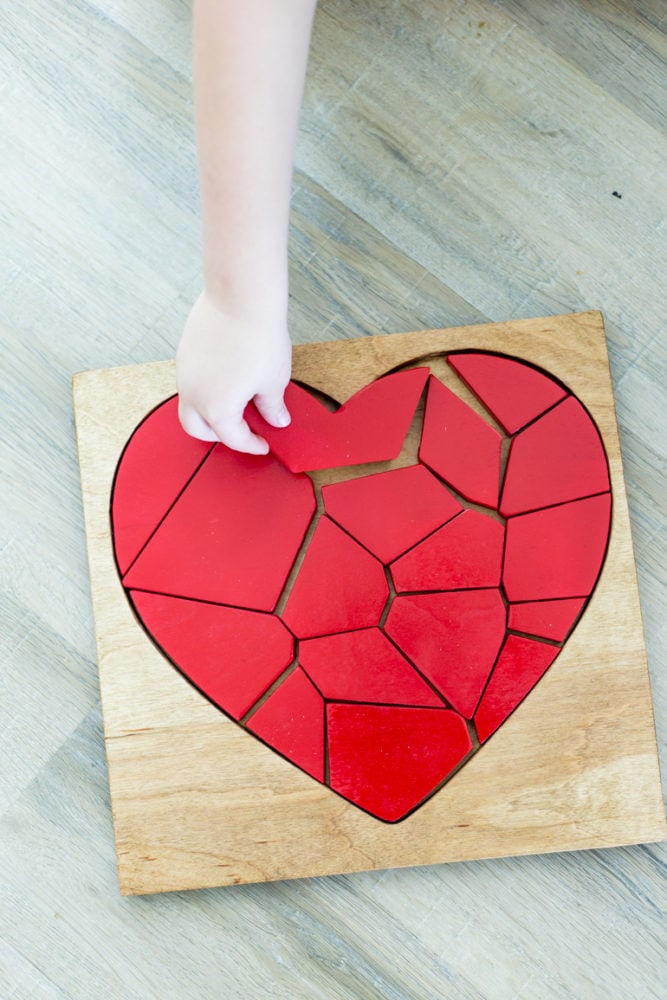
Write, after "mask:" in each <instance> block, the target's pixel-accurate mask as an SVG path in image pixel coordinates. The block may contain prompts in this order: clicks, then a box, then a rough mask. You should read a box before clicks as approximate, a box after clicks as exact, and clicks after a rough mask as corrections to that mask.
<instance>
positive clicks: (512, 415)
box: [447, 353, 566, 434]
mask: <svg viewBox="0 0 667 1000" xmlns="http://www.w3.org/2000/svg"><path fill="white" fill-rule="evenodd" d="M447 360H448V361H449V364H450V365H451V366H452V368H453V369H454V370H455V371H456V372H458V374H459V375H460V376H461V378H462V379H463V381H464V382H465V383H466V385H468V387H469V388H470V389H471V390H472V391H473V392H474V393H475V395H476V396H477V398H478V399H479V400H480V402H481V403H483V404H484V406H485V407H486V408H487V410H489V412H490V413H492V414H493V416H494V417H495V418H496V420H497V421H498V423H499V424H500V425H501V426H502V427H504V428H505V430H506V431H507V433H508V434H515V433H516V431H518V430H520V429H521V428H522V427H525V425H526V424H527V423H529V422H530V421H531V420H534V419H535V417H538V416H539V415H540V413H544V411H545V410H548V409H549V407H550V406H553V404H554V403H556V402H558V400H559V399H562V398H563V396H565V395H566V390H565V389H564V388H563V387H562V386H561V385H559V384H558V382H556V381H554V380H553V379H551V378H549V376H548V375H543V374H542V373H541V372H539V371H537V370H536V369H535V368H533V367H531V365H528V364H522V363H521V362H520V361H515V360H513V359H512V358H504V357H501V356H500V355H497V354H476V353H470V354H450V355H449V357H448V359H447Z"/></svg>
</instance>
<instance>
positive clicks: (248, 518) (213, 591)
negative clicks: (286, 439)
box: [123, 445, 315, 611]
mask: <svg viewBox="0 0 667 1000" xmlns="http://www.w3.org/2000/svg"><path fill="white" fill-rule="evenodd" d="M267 498H270V502H267ZM314 511H315V496H314V493H313V485H312V482H311V481H310V479H309V478H308V477H307V476H303V475H302V476H295V475H292V474H291V473H290V472H288V471H287V470H286V469H285V468H284V466H283V465H281V463H280V462H279V461H278V460H277V459H275V458H273V457H272V456H271V455H267V456H256V455H242V454H240V453H238V452H233V451H230V450H229V449H228V448H225V446H224V445H216V446H215V449H214V451H213V453H212V454H211V455H210V457H209V458H207V460H206V462H205V463H204V464H203V466H202V467H201V469H200V470H199V472H198V473H197V474H196V475H195V477H194V478H193V479H192V482H191V483H190V484H189V486H188V488H187V489H186V490H185V491H184V493H183V494H182V496H181V497H180V498H179V499H178V500H177V502H176V503H175V504H174V506H173V508H172V509H171V511H170V512H169V514H168V515H167V517H166V518H165V519H164V521H163V522H162V524H161V525H160V527H159V528H158V530H157V531H156V532H155V534H154V536H153V537H152V538H151V540H150V542H149V543H148V544H147V545H146V548H145V549H144V550H143V552H142V553H141V555H140V556H139V558H138V559H137V561H136V562H135V563H134V565H133V566H132V567H131V569H130V571H129V573H127V574H126V576H125V577H124V579H123V585H124V586H125V587H129V588H130V589H138V590H151V591H158V592H161V593H167V594H174V595H177V596H179V597H191V598H194V599H196V600H202V601H215V602H217V603H219V604H233V605H237V606H239V607H244V608H251V609H253V610H255V611H272V610H273V608H274V607H275V605H276V602H277V600H278V597H279V596H280V592H281V590H282V589H283V587H284V585H285V580H286V579H287V576H288V574H289V571H290V569H291V568H292V564H293V562H294V559H295V558H296V554H297V552H298V549H299V546H300V544H301V542H302V540H303V537H304V535H305V533H306V529H307V527H308V524H309V522H310V520H311V518H312V516H313V513H314ZM267 553H270V554H271V558H270V559H267Z"/></svg>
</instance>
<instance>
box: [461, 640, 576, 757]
mask: <svg viewBox="0 0 667 1000" xmlns="http://www.w3.org/2000/svg"><path fill="white" fill-rule="evenodd" d="M559 652H560V648H559V647H558V646H550V645H547V643H545V642H536V641H535V640H533V639H524V638H522V637H521V636H518V635H508V637H507V642H506V643H505V646H504V647H503V651H502V653H501V654H500V656H499V657H498V663H497V664H496V669H495V670H494V671H493V673H492V675H491V680H490V681H489V685H488V687H487V689H486V691H485V692H484V695H483V696H482V700H481V702H480V704H479V708H478V709H477V711H476V712H475V718H474V720H473V721H474V723H475V729H476V730H477V736H478V737H479V741H480V743H483V742H484V741H485V740H488V738H489V736H491V734H492V733H495V731H496V729H497V728H498V726H500V725H501V724H502V723H503V722H504V721H505V719H506V718H507V716H508V715H510V713H511V712H513V711H514V709H515V708H516V706H517V705H518V704H519V703H520V702H522V701H523V699H524V698H525V697H526V695H527V694H528V692H529V691H530V690H531V688H533V687H534V686H535V685H536V684H537V682H538V681H539V679H540V677H541V676H542V674H543V673H544V672H545V670H546V669H547V668H548V667H549V666H551V664H552V663H553V661H554V660H555V659H556V657H557V656H558V654H559Z"/></svg>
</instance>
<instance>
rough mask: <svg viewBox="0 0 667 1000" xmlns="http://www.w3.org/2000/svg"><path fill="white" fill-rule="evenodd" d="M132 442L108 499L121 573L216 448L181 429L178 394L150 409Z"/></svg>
mask: <svg viewBox="0 0 667 1000" xmlns="http://www.w3.org/2000/svg"><path fill="white" fill-rule="evenodd" d="M131 442H132V447H131V448H129V447H128V448H126V450H125V451H124V452H123V455H122V456H121V461H120V462H119V464H118V469H117V472H116V478H115V480H114V486H113V497H112V502H111V525H112V529H113V534H114V551H115V553H116V560H117V561H118V571H119V572H120V574H121V576H122V575H123V574H124V573H126V572H127V570H128V569H129V567H130V564H131V563H132V560H133V559H135V558H136V556H137V554H138V553H139V551H140V550H141V547H142V545H144V543H145V542H146V541H147V540H148V539H149V538H150V536H151V534H152V532H153V531H154V530H155V527H156V526H157V525H158V524H159V522H160V520H161V518H162V517H164V515H165V514H166V513H167V511H168V510H169V508H170V507H171V505H172V503H173V502H174V500H175V499H176V497H177V496H178V494H179V493H180V492H181V490H182V489H183V487H184V486H185V484H186V483H187V481H188V479H189V478H190V476H191V475H192V474H193V473H194V472H195V471H196V470H197V468H198V467H199V466H200V465H201V463H202V462H203V461H204V459H205V458H206V456H207V455H208V453H209V452H210V451H211V449H212V448H213V447H214V446H213V445H212V444H211V442H210V441H197V440H196V439H195V438H193V437H190V435H189V434H186V433H185V431H184V430H182V428H181V425H180V423H179V420H178V397H177V396H173V397H172V398H171V399H169V400H167V402H166V403H163V404H162V405H161V406H158V408H157V409H156V410H153V412H152V413H149V414H148V416H147V417H146V419H145V420H143V421H142V423H140V424H139V426H138V427H137V429H136V430H135V432H134V434H133V435H132V438H131ZM147 469H150V470H151V474H150V476H147V475H146V470H147Z"/></svg>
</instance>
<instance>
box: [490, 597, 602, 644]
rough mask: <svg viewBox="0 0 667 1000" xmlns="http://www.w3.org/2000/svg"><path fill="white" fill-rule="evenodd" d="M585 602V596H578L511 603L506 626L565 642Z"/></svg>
mask: <svg viewBox="0 0 667 1000" xmlns="http://www.w3.org/2000/svg"><path fill="white" fill-rule="evenodd" d="M585 603H586V598H583V597H579V598H570V599H567V598H566V599H564V600H557V601H530V602H526V603H523V604H512V605H510V609H509V620H508V627H509V628H510V629H512V630H514V631H517V632H525V633H527V634H532V635H537V636H541V637H542V638H544V639H551V640H552V641H555V642H565V640H566V638H567V636H568V634H569V632H570V630H571V629H572V627H573V625H574V624H575V623H576V622H577V621H578V620H579V616H580V614H581V612H582V610H583V607H584V604H585Z"/></svg>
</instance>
